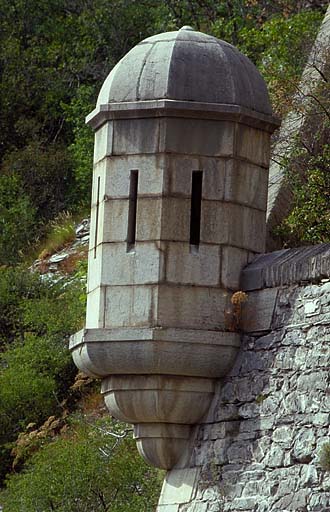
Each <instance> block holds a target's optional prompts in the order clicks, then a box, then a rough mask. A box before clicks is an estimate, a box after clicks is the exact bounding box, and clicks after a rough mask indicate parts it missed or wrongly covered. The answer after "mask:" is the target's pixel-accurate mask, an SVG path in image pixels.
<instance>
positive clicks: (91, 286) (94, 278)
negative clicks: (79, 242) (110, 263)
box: [87, 245, 103, 293]
mask: <svg viewBox="0 0 330 512" xmlns="http://www.w3.org/2000/svg"><path fill="white" fill-rule="evenodd" d="M102 265H103V258H102V245H99V246H98V247H97V248H96V250H95V248H92V249H90V250H89V251H88V275H87V292H88V293H89V292H91V291H92V290H95V288H98V287H99V286H101V284H102V277H101V276H102V271H103V269H102Z"/></svg>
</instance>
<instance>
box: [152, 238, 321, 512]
mask: <svg viewBox="0 0 330 512" xmlns="http://www.w3.org/2000/svg"><path fill="white" fill-rule="evenodd" d="M327 249H329V247H328V248H327ZM323 255H324V250H323ZM274 256H277V253H273V254H272V258H274ZM304 261H305V262H306V258H304ZM261 266H262V265H261ZM291 266H292V263H291ZM247 268H248V269H249V272H250V277H251V275H252V274H253V273H252V274H251V268H249V267H247ZM257 268H258V272H259V274H260V272H261V270H260V265H259V267H258V265H257V264H255V269H257ZM267 268H268V271H267V272H268V274H267V275H269V265H268V266H267ZM299 268H300V271H301V267H299ZM252 270H253V268H252ZM263 271H264V270H263ZM313 271H314V274H315V265H314V270H313ZM307 272H309V273H310V272H311V271H310V269H309V270H308V269H307ZM278 275H282V276H283V272H280V273H279V274H278ZM288 275H290V273H289V274H288ZM250 277H249V279H247V281H249V280H250V282H252V281H255V279H252V280H251V279H250ZM252 277H253V278H255V277H256V275H254V276H253V275H252ZM259 277H260V276H259ZM291 277H292V273H291ZM314 277H315V276H314ZM316 278H318V279H316ZM316 278H315V281H318V282H316V283H315V284H309V283H303V284H301V283H300V284H289V285H285V284H284V285H282V286H273V287H269V288H264V289H262V290H250V291H248V295H249V299H248V301H247V303H246V309H245V312H244V323H245V327H244V330H245V332H248V334H246V335H244V337H243V340H242V348H241V351H240V354H239V357H238V359H237V361H236V364H235V366H234V368H233V369H232V371H231V373H230V374H229V375H228V377H227V378H226V379H225V380H224V381H223V382H222V383H219V390H218V393H217V394H216V396H215V399H214V402H213V405H212V408H211V410H210V412H209V414H208V416H207V418H206V419H205V423H204V424H203V425H202V426H201V427H200V428H199V431H198V433H197V438H196V441H195V444H194V449H193V455H192V460H191V469H188V470H186V474H184V473H182V471H183V470H181V473H182V474H181V475H180V470H177V472H176V474H175V472H172V475H171V473H170V474H169V475H168V478H167V482H166V483H165V484H164V487H163V492H162V496H161V499H160V504H159V509H158V510H159V511H164V512H165V511H166V512H167V511H168V512H220V511H221V512H236V511H243V512H247V511H257V512H273V511H278V512H285V511H294V512H312V511H313V512H329V511H330V472H326V471H324V470H323V469H322V467H321V465H320V460H319V456H320V452H321V450H322V446H323V445H324V444H325V443H329V442H330V435H329V434H330V426H329V425H330V389H329V380H330V379H329V367H330V350H329V344H330V280H329V279H328V278H324V277H323V278H322V276H320V275H318V276H316ZM291 280H292V279H291ZM293 280H294V279H293ZM259 281H260V280H259ZM278 281H280V279H278ZM255 282H256V281H255ZM261 284H262V283H261ZM261 284H260V286H261ZM250 288H253V286H250ZM257 312H258V313H257ZM189 472H190V473H189ZM180 478H181V482H180ZM189 479H190V483H189ZM171 482H172V483H171ZM182 482H183V483H184V485H182ZM171 485H172V488H173V485H174V487H175V486H176V492H175V493H173V499H172V502H171V503H170V499H169V498H168V497H169V495H170V493H169V490H170V488H171Z"/></svg>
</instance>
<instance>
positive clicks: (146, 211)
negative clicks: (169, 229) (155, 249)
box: [136, 197, 170, 242]
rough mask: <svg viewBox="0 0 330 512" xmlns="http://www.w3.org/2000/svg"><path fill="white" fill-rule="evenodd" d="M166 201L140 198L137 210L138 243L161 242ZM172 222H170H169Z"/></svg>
mask: <svg viewBox="0 0 330 512" xmlns="http://www.w3.org/2000/svg"><path fill="white" fill-rule="evenodd" d="M163 208H164V200H163V199H160V198H146V197H144V198H138V200H137V208H136V241H137V242H140V241H146V240H160V239H161V238H162V236H161V232H162V217H163ZM169 222H170V220H169Z"/></svg>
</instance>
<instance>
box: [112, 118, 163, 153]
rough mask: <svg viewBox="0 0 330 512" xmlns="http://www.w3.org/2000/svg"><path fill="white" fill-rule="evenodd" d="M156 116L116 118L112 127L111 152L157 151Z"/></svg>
mask: <svg viewBox="0 0 330 512" xmlns="http://www.w3.org/2000/svg"><path fill="white" fill-rule="evenodd" d="M159 124H160V121H159V119H158V118H147V119H116V120H115V121H114V127H113V151H112V152H113V154H114V155H134V154H137V153H158V150H159V148H158V141H159V130H160V126H159Z"/></svg>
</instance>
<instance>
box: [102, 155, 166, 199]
mask: <svg viewBox="0 0 330 512" xmlns="http://www.w3.org/2000/svg"><path fill="white" fill-rule="evenodd" d="M164 169H165V156H164V155H151V154H150V155H122V156H113V157H112V158H111V159H108V161H107V168H106V170H107V172H106V180H105V187H104V194H106V195H107V196H108V197H109V198H115V199H118V198H128V197H129V186H130V171H131V170H138V171H139V178H138V197H141V196H144V195H146V196H148V197H149V196H159V195H162V193H163V188H164V185H163V182H164Z"/></svg>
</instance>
